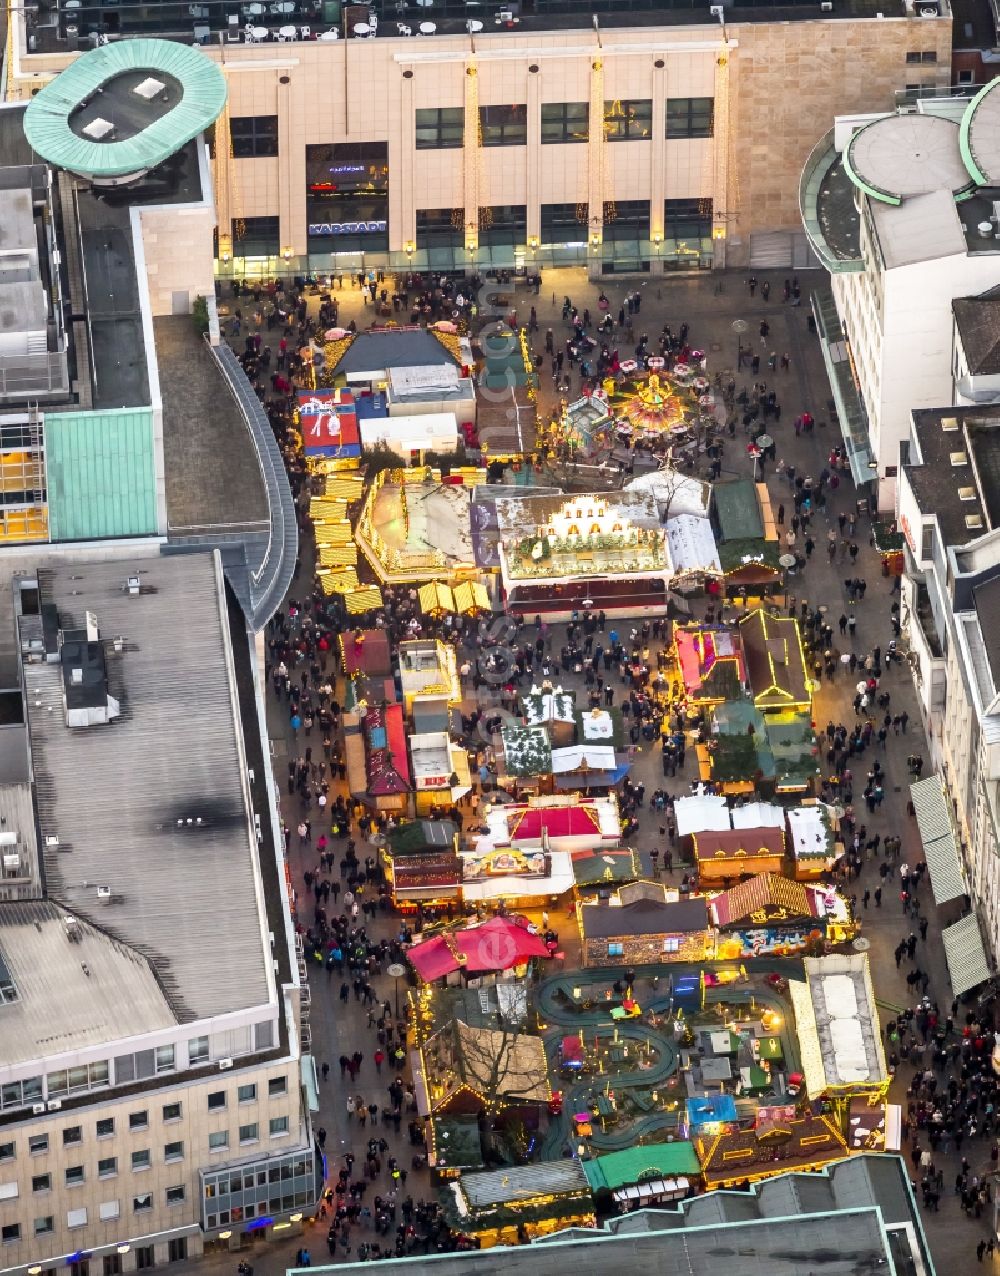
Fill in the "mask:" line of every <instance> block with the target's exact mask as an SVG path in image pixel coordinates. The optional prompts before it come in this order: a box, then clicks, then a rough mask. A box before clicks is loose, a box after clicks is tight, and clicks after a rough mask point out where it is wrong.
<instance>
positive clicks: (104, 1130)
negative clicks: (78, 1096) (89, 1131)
mask: <svg viewBox="0 0 1000 1276" xmlns="http://www.w3.org/2000/svg"><path fill="white" fill-rule="evenodd" d="M114 1132H115V1119H114V1117H104V1118H103V1119H102V1120H100V1121H98V1123H97V1137H98V1138H99V1139H109V1138H111V1136H112V1135H113V1134H114Z"/></svg>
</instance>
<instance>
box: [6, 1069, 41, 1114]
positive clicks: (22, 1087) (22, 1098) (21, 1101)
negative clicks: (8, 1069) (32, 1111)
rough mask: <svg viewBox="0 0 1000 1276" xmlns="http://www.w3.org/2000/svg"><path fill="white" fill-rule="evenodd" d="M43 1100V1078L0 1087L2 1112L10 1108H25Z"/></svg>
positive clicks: (13, 1082)
mask: <svg viewBox="0 0 1000 1276" xmlns="http://www.w3.org/2000/svg"><path fill="white" fill-rule="evenodd" d="M41 1098H42V1078H41V1077H28V1079H27V1080H26V1081H10V1082H8V1083H7V1084H6V1085H2V1086H0V1112H5V1111H7V1109H8V1108H25V1107H28V1106H29V1105H30V1104H32V1103H39V1102H40V1101H41Z"/></svg>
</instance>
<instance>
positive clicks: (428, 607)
mask: <svg viewBox="0 0 1000 1276" xmlns="http://www.w3.org/2000/svg"><path fill="white" fill-rule="evenodd" d="M417 597H418V598H419V599H420V610H421V611H422V612H424V613H425V615H428V616H434V615H438V614H440V613H441V612H443V611H454V610H455V595H454V594H453V593H452V592H451V587H450V586H449V585H444V584H442V583H441V581H439V580H432V581H430V582H429V583H428V584H426V585H421V586H420V589H419V590H418V591H417Z"/></svg>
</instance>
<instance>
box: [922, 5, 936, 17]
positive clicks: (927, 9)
mask: <svg viewBox="0 0 1000 1276" xmlns="http://www.w3.org/2000/svg"><path fill="white" fill-rule="evenodd" d="M917 14H918V16H919V17H921V18H940V16H941V10H940V9H939V8H938V6H937V5H936V4H918V5H917Z"/></svg>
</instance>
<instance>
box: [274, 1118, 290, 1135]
mask: <svg viewBox="0 0 1000 1276" xmlns="http://www.w3.org/2000/svg"><path fill="white" fill-rule="evenodd" d="M270 1128H271V1138H272V1139H276V1138H278V1137H279V1135H282V1134H287V1133H288V1117H286V1116H282V1117H271V1127H270Z"/></svg>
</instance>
